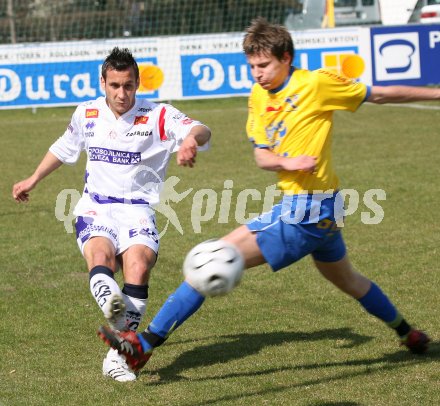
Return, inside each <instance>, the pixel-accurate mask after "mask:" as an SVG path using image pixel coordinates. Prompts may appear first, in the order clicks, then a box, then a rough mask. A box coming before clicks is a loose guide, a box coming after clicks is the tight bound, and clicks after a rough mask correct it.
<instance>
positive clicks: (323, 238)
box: [247, 204, 346, 271]
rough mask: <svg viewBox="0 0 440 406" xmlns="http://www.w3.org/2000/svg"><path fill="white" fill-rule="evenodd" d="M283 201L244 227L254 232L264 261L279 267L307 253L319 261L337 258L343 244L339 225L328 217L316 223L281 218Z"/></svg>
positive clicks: (336, 259)
mask: <svg viewBox="0 0 440 406" xmlns="http://www.w3.org/2000/svg"><path fill="white" fill-rule="evenodd" d="M281 211H282V204H278V205H275V206H273V208H272V210H271V211H270V212H269V213H265V214H264V215H262V216H259V217H257V218H255V219H253V220H251V221H250V222H249V223H248V224H247V227H248V228H249V230H250V231H254V232H256V233H257V244H258V246H259V247H260V250H261V253H262V254H263V256H264V258H265V259H266V261H267V263H268V264H269V265H270V266H271V267H272V269H273V270H274V271H278V270H280V269H282V268H284V267H286V266H288V265H290V264H293V263H294V262H296V261H298V260H300V259H301V258H303V257H305V256H306V255H308V254H311V255H312V256H313V258H314V259H316V260H318V261H322V262H336V261H339V260H340V259H342V258H343V257H344V256H345V253H346V248H345V243H344V240H343V238H342V234H341V231H340V229H339V228H338V227H337V226H336V222H335V220H334V219H331V218H321V219H319V220H318V221H317V222H316V223H295V222H291V221H285V220H283V216H282V215H281Z"/></svg>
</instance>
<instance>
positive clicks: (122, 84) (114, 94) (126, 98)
mask: <svg viewBox="0 0 440 406" xmlns="http://www.w3.org/2000/svg"><path fill="white" fill-rule="evenodd" d="M101 85H102V87H103V89H104V91H105V96H106V100H107V105H108V106H109V108H110V110H111V111H112V112H113V114H114V115H115V116H116V117H117V118H119V117H120V116H121V115H122V114H124V113H126V112H127V111H128V110H130V109H131V108H132V107H133V106H134V103H135V101H136V91H137V88H138V87H139V80H136V77H135V73H134V70H133V68H130V69H127V70H121V71H118V70H114V69H112V70H108V71H107V78H106V80H105V81H104V78H101Z"/></svg>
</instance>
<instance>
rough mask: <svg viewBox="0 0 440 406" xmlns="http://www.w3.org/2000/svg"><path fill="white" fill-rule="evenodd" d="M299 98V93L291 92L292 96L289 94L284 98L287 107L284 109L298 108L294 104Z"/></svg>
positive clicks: (293, 109)
mask: <svg viewBox="0 0 440 406" xmlns="http://www.w3.org/2000/svg"><path fill="white" fill-rule="evenodd" d="M298 99H299V95H298V94H293V95H292V96H289V97H287V98H286V100H284V101H285V102H286V103H287V104H288V105H289V107H288V108H287V109H286V111H295V110H297V109H298V106H297V105H296V102H297V101H298Z"/></svg>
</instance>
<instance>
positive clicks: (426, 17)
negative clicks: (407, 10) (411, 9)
mask: <svg viewBox="0 0 440 406" xmlns="http://www.w3.org/2000/svg"><path fill="white" fill-rule="evenodd" d="M420 22H421V23H424V24H431V23H440V0H427V1H426V6H423V7H422V9H421V11H420Z"/></svg>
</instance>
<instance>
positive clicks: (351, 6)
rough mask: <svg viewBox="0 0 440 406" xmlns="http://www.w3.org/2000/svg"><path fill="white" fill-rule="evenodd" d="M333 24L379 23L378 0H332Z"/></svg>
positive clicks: (380, 21)
mask: <svg viewBox="0 0 440 406" xmlns="http://www.w3.org/2000/svg"><path fill="white" fill-rule="evenodd" d="M334 10H335V25H336V27H339V26H344V25H361V24H362V25H365V24H368V25H377V24H381V23H382V20H381V17H380V7H379V0H334Z"/></svg>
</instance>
